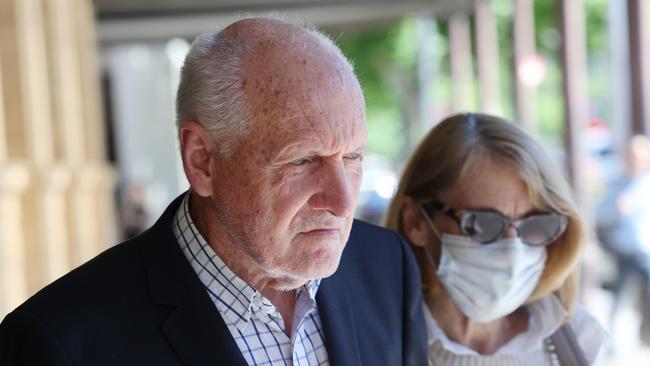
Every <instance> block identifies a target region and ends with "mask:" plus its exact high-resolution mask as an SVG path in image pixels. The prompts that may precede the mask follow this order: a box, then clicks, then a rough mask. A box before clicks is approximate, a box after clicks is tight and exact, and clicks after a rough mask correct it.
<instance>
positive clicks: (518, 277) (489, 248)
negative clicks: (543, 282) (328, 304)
mask: <svg viewBox="0 0 650 366" xmlns="http://www.w3.org/2000/svg"><path fill="white" fill-rule="evenodd" d="M425 217H426V219H427V221H429V225H430V226H431V227H432V229H433V230H434V232H435V233H436V234H438V231H437V230H436V229H435V227H434V226H433V223H432V222H431V220H429V217H428V216H426V215H425ZM441 243H442V251H441V256H440V264H439V265H438V270H437V271H436V275H437V276H438V278H439V279H440V281H441V282H442V284H443V285H444V286H445V288H446V289H447V292H448V293H449V296H451V298H452V300H453V301H454V303H455V304H456V306H458V308H460V310H461V311H462V312H463V314H465V315H466V316H467V317H468V318H470V319H472V320H474V321H477V322H479V323H487V322H490V321H492V320H495V319H498V318H500V317H503V316H505V315H507V314H510V313H512V312H513V311H514V310H515V309H517V308H518V307H519V306H521V305H522V304H523V303H524V302H525V301H526V300H527V299H528V298H529V297H530V295H531V294H532V293H533V291H534V290H535V287H536V286H537V282H538V281H539V278H540V276H541V275H542V272H544V267H545V264H546V257H547V254H546V248H545V247H533V246H530V245H526V244H524V243H522V242H521V239H519V238H517V237H515V238H507V239H500V240H498V241H495V242H494V243H490V244H481V243H478V242H474V241H472V240H471V239H469V238H467V237H465V236H460V235H450V234H443V235H442V238H441ZM432 265H433V264H432Z"/></svg>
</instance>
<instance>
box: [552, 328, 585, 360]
mask: <svg viewBox="0 0 650 366" xmlns="http://www.w3.org/2000/svg"><path fill="white" fill-rule="evenodd" d="M551 342H553V345H554V346H555V352H556V353H557V356H558V358H559V360H560V365H562V366H565V365H566V366H589V363H588V362H587V359H586V358H585V355H584V353H583V352H582V349H580V345H578V340H577V339H576V335H575V333H574V332H573V330H572V329H571V327H570V326H569V324H568V323H567V324H564V325H563V326H561V327H560V329H558V330H556V331H555V333H553V334H552V335H551Z"/></svg>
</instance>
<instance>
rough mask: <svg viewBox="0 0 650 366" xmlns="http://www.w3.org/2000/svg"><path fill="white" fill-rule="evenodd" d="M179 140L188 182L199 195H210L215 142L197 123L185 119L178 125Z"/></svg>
mask: <svg viewBox="0 0 650 366" xmlns="http://www.w3.org/2000/svg"><path fill="white" fill-rule="evenodd" d="M178 134H179V140H180V143H181V157H182V159H183V170H185V176H186V177H187V180H188V181H189V182H190V186H191V187H192V191H194V192H195V193H196V194H198V195H199V196H201V197H208V196H211V195H212V181H213V179H214V178H215V177H214V176H213V175H214V171H213V170H212V169H211V161H212V158H214V157H215V156H214V152H215V151H216V144H215V143H214V141H213V140H212V137H211V136H210V134H209V133H208V131H206V130H205V128H203V126H201V125H200V124H199V123H197V122H194V121H185V122H183V123H182V124H181V125H180V128H179V131H178Z"/></svg>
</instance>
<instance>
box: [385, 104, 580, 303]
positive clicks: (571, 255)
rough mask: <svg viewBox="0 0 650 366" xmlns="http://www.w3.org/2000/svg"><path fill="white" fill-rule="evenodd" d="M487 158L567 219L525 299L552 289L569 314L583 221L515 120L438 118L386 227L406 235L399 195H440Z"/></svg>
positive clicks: (419, 252)
mask: <svg viewBox="0 0 650 366" xmlns="http://www.w3.org/2000/svg"><path fill="white" fill-rule="evenodd" d="M485 157H489V158H492V159H497V160H499V161H500V162H504V163H505V164H509V165H511V166H513V167H514V168H516V170H517V171H518V172H519V174H520V176H521V179H522V180H523V182H524V183H525V184H526V187H527V189H528V195H529V198H530V200H531V203H532V204H533V206H535V207H536V208H539V209H545V210H552V211H555V212H558V213H561V214H564V215H566V216H567V217H568V218H569V222H568V225H567V229H566V231H565V232H564V234H563V235H562V236H561V237H560V238H559V239H557V240H556V241H555V242H554V243H552V244H550V245H549V246H548V247H547V251H548V259H547V262H546V268H545V269H544V273H543V274H542V276H541V278H540V280H539V282H538V284H537V287H536V288H535V291H534V292H533V293H532V295H531V296H530V298H529V299H528V300H527V302H531V301H534V300H537V299H539V298H541V297H543V296H545V295H547V294H549V293H553V292H554V293H555V294H556V295H557V296H558V298H559V299H560V301H561V302H562V304H563V305H564V307H565V308H566V309H567V310H568V311H569V314H571V313H572V311H573V308H574V306H575V303H576V301H577V295H578V270H579V268H578V264H579V258H580V253H581V252H582V249H583V247H584V245H585V241H586V235H587V228H586V224H585V222H584V221H583V219H582V218H581V217H580V216H579V214H578V209H577V207H576V203H575V202H574V200H573V198H572V194H571V189H570V187H569V185H568V183H567V181H566V179H565V178H564V176H563V174H562V172H561V170H560V169H559V168H558V167H556V166H555V165H554V164H553V162H552V161H551V159H550V157H549V156H548V155H547V154H546V152H545V151H544V149H543V148H542V146H541V145H540V144H539V143H538V142H537V141H536V140H535V139H533V138H532V137H531V136H530V135H529V134H527V133H526V132H525V131H524V130H523V129H521V128H520V127H518V126H517V125H515V124H514V123H511V122H508V121H506V120H504V119H501V118H498V117H494V116H489V115H485V114H458V115H454V116H451V117H448V118H447V119H445V120H443V121H442V122H440V124H438V125H437V126H436V127H435V128H433V129H432V130H431V131H430V132H429V134H428V135H427V136H426V137H425V138H424V140H423V141H422V142H421V143H420V145H419V146H418V147H417V149H416V150H415V152H414V153H413V155H412V156H411V158H410V159H409V161H408V163H407V165H406V168H405V170H404V173H403V174H402V178H401V180H400V183H399V187H398V189H397V193H396V195H395V197H394V198H393V200H392V202H391V204H390V206H389V209H388V212H387V213H386V217H385V226H386V227H388V228H391V229H393V230H396V231H398V232H399V233H400V234H402V235H403V236H406V235H405V232H404V226H403V223H402V213H401V209H402V201H403V198H404V197H405V196H409V197H411V198H412V199H413V200H414V201H415V202H417V203H420V202H422V201H425V200H428V199H431V198H435V197H438V196H439V195H440V194H442V193H443V192H446V191H448V190H450V189H452V188H454V187H455V186H456V185H457V184H458V182H459V181H461V180H462V179H463V178H464V177H465V175H466V174H467V172H468V171H470V170H471V169H472V168H474V167H475V166H476V164H477V163H478V162H479V161H480V160H481V159H484V158H485ZM434 244H435V246H437V247H434V248H433V252H434V258H433V259H434V262H435V263H438V261H439V258H436V257H435V256H439V253H440V248H439V246H440V243H434ZM411 248H412V249H413V251H414V253H415V255H416V257H417V259H418V263H419V264H420V266H423V265H430V264H427V263H430V261H428V260H427V259H426V258H425V257H423V256H425V255H426V253H425V252H424V250H423V249H422V248H418V247H416V246H415V245H413V244H411ZM423 272H425V271H423ZM423 281H425V279H424V278H423ZM423 283H424V284H426V283H425V282H423Z"/></svg>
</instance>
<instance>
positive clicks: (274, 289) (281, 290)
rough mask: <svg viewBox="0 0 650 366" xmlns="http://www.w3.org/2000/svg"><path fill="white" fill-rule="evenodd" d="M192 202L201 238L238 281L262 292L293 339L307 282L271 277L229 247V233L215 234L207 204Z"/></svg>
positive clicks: (235, 246)
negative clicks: (298, 299) (298, 297)
mask: <svg viewBox="0 0 650 366" xmlns="http://www.w3.org/2000/svg"><path fill="white" fill-rule="evenodd" d="M190 198H191V199H190V205H189V206H190V216H191V218H192V221H193V222H194V224H195V226H196V228H197V230H198V231H199V234H201V236H203V238H205V240H206V241H207V243H208V245H210V247H211V248H212V250H214V252H215V253H216V254H217V255H218V256H219V258H220V259H221V260H222V261H223V262H224V264H225V265H226V266H228V268H229V269H230V270H231V271H232V272H233V273H234V274H235V275H237V277H239V278H241V279H242V280H243V281H244V282H246V283H247V284H248V285H250V286H251V287H253V288H255V289H256V290H257V291H259V292H260V293H261V294H262V295H263V296H264V297H266V298H267V299H268V300H269V301H270V302H271V303H272V304H273V305H274V306H275V307H276V308H277V309H278V311H279V312H280V314H281V315H282V319H283V321H284V327H285V332H286V333H287V334H289V335H290V334H291V326H292V321H293V314H294V309H295V304H296V291H297V290H295V289H297V288H300V287H301V286H303V285H305V283H304V281H302V280H300V281H298V280H297V279H292V278H274V277H272V276H270V275H269V274H268V273H266V272H265V271H264V270H263V269H262V268H260V266H259V265H258V264H257V263H256V262H255V261H254V260H253V259H252V258H251V257H250V256H249V255H248V253H246V252H245V251H243V250H242V249H241V248H240V247H239V246H237V245H228V243H232V240H231V238H230V237H229V236H228V234H227V233H224V232H223V231H221V230H214V224H215V221H216V218H212V217H211V216H210V215H209V212H211V211H210V210H208V209H206V208H205V207H202V206H205V202H202V201H203V200H202V199H201V198H200V197H196V196H191V197H190ZM217 243H219V245H217Z"/></svg>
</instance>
